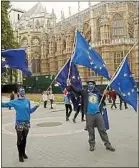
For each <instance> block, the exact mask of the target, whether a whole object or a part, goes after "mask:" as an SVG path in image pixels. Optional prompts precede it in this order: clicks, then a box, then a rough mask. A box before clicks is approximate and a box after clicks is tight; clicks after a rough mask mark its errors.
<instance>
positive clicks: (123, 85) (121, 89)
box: [110, 58, 137, 111]
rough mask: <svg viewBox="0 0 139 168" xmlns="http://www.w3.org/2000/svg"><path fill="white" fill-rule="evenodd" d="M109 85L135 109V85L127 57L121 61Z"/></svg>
mask: <svg viewBox="0 0 139 168" xmlns="http://www.w3.org/2000/svg"><path fill="white" fill-rule="evenodd" d="M110 86H111V87H112V88H113V89H114V90H115V91H116V92H117V93H118V94H119V95H120V96H121V97H122V99H123V100H124V101H125V102H126V103H128V104H130V105H131V106H132V107H133V108H134V110H135V111H137V85H136V82H135V80H134V78H133V76H132V73H131V71H130V67H129V64H128V60H127V58H125V60H124V61H123V63H122V65H121V67H120V68H119V71H118V72H117V74H116V75H115V77H114V78H113V80H112V82H111V85H110Z"/></svg>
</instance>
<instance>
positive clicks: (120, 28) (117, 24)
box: [112, 15, 124, 38]
mask: <svg viewBox="0 0 139 168" xmlns="http://www.w3.org/2000/svg"><path fill="white" fill-rule="evenodd" d="M123 36H124V21H123V18H122V17H121V16H120V15H115V16H114V17H113V20H112V37H113V38H121V37H123Z"/></svg>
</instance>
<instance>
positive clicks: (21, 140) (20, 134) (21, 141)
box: [16, 129, 29, 157]
mask: <svg viewBox="0 0 139 168" xmlns="http://www.w3.org/2000/svg"><path fill="white" fill-rule="evenodd" d="M28 132H29V129H23V130H22V131H21V130H17V129H16V133H17V149H18V152H19V157H22V156H23V155H24V154H25V148H26V141H27V135H28Z"/></svg>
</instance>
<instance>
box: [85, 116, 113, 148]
mask: <svg viewBox="0 0 139 168" xmlns="http://www.w3.org/2000/svg"><path fill="white" fill-rule="evenodd" d="M86 124H87V130H88V134H89V140H88V142H89V144H90V146H95V127H97V129H98V132H99V134H100V137H101V139H102V141H103V142H104V145H105V146H106V147H109V146H111V144H110V142H109V138H108V135H107V133H106V130H105V126H104V121H103V117H102V115H101V113H97V114H95V115H92V114H87V115H86Z"/></svg>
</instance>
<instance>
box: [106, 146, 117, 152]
mask: <svg viewBox="0 0 139 168" xmlns="http://www.w3.org/2000/svg"><path fill="white" fill-rule="evenodd" d="M106 149H107V150H109V151H112V152H114V151H115V148H113V147H112V146H107V147H106Z"/></svg>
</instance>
